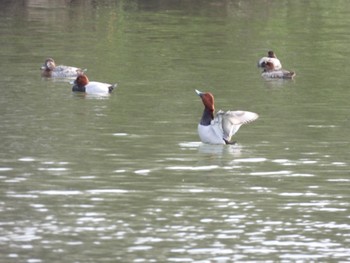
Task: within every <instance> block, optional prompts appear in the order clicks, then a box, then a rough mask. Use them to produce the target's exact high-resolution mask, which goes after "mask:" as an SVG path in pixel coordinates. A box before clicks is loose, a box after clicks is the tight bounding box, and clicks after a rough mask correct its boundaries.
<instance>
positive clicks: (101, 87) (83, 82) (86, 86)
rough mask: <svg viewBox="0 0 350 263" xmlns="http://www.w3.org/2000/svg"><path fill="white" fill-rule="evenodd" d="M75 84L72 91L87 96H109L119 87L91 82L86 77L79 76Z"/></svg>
mask: <svg viewBox="0 0 350 263" xmlns="http://www.w3.org/2000/svg"><path fill="white" fill-rule="evenodd" d="M73 84H74V86H73V87H72V91H76V92H85V93H87V94H109V93H111V92H112V91H113V89H115V88H116V87H117V84H108V83H102V82H97V81H89V79H88V77H87V76H86V75H79V76H78V77H77V78H76V80H75V81H74V82H73Z"/></svg>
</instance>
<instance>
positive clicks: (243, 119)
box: [196, 90, 259, 144]
mask: <svg viewBox="0 0 350 263" xmlns="http://www.w3.org/2000/svg"><path fill="white" fill-rule="evenodd" d="M196 93H197V94H198V95H199V96H200V97H201V99H202V102H203V104H204V111H203V115H202V118H201V120H200V122H199V124H198V134H199V137H200V139H201V141H202V142H203V143H208V144H234V143H235V142H231V137H232V136H233V135H234V134H235V133H236V132H237V131H238V129H239V128H240V127H241V125H243V124H246V123H249V122H252V121H255V120H256V119H257V118H258V117H259V115H258V114H256V113H254V112H249V111H241V110H238V111H226V112H224V111H222V110H219V111H218V112H217V113H216V114H215V115H214V113H215V107H214V96H213V94H211V93H210V92H201V91H199V90H196Z"/></svg>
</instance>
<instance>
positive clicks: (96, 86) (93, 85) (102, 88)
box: [85, 81, 113, 94]
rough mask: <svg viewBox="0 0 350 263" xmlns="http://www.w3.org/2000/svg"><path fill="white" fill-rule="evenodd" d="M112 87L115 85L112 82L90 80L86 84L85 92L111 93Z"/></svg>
mask: <svg viewBox="0 0 350 263" xmlns="http://www.w3.org/2000/svg"><path fill="white" fill-rule="evenodd" d="M110 87H113V85H112V84H108V83H103V82H97V81H90V82H89V83H88V84H87V85H86V86H85V92H86V93H87V94H109V93H111V91H110Z"/></svg>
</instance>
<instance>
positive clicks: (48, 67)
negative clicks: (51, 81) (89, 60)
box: [41, 58, 84, 78]
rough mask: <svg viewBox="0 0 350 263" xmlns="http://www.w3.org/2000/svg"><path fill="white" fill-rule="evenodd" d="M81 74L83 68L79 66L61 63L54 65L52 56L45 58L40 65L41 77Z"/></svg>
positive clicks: (75, 75) (67, 76)
mask: <svg viewBox="0 0 350 263" xmlns="http://www.w3.org/2000/svg"><path fill="white" fill-rule="evenodd" d="M81 74H84V70H82V69H81V68H76V67H70V66H63V65H60V66H56V63H55V61H54V60H53V59H52V58H48V59H46V60H45V63H44V65H42V67H41V76H43V77H52V78H75V77H77V76H78V75H81Z"/></svg>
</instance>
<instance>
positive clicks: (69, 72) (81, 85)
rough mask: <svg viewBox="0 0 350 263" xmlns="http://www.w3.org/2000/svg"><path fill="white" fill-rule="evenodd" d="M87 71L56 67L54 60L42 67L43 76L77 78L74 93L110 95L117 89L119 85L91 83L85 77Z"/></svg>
mask: <svg viewBox="0 0 350 263" xmlns="http://www.w3.org/2000/svg"><path fill="white" fill-rule="evenodd" d="M85 71H86V70H83V69H81V68H77V67H71V66H64V65H59V66H56V63H55V61H54V60H53V59H52V58H48V59H46V60H45V63H44V65H43V66H42V67H41V75H42V76H43V77H51V78H68V79H69V78H75V80H74V82H73V83H72V84H74V85H73V87H72V91H74V92H84V93H87V94H109V93H111V92H112V91H113V89H115V88H116V87H117V84H109V83H103V82H97V81H89V79H88V77H87V76H86V75H85Z"/></svg>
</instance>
